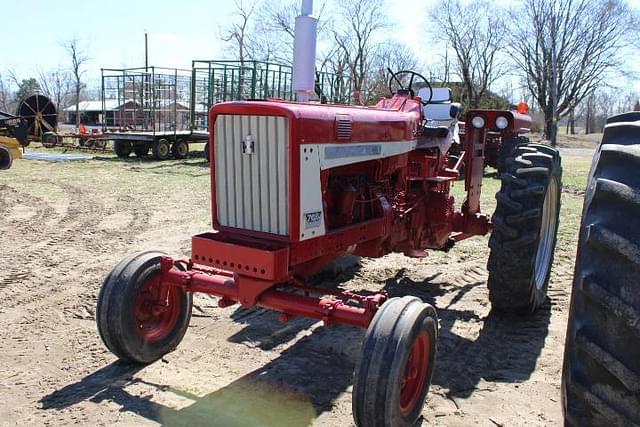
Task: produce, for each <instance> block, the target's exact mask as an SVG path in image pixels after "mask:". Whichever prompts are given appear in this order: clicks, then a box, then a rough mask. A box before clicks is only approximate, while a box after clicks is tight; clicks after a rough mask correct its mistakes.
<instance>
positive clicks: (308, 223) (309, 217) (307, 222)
mask: <svg viewBox="0 0 640 427" xmlns="http://www.w3.org/2000/svg"><path fill="white" fill-rule="evenodd" d="M321 222H322V212H321V211H317V212H305V214H304V228H316V227H320V223H321Z"/></svg>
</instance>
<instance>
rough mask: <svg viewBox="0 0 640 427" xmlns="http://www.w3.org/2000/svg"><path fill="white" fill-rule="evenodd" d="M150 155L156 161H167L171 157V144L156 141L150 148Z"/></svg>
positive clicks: (163, 140) (164, 141) (160, 140)
mask: <svg viewBox="0 0 640 427" xmlns="http://www.w3.org/2000/svg"><path fill="white" fill-rule="evenodd" d="M151 153H152V154H153V158H154V159H156V160H167V159H168V158H169V157H171V144H169V141H167V140H166V139H164V138H162V139H158V140H156V141H154V142H153V145H152V146H151Z"/></svg>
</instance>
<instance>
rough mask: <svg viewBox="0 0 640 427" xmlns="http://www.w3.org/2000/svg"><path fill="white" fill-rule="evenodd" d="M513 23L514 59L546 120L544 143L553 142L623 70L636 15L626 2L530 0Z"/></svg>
mask: <svg viewBox="0 0 640 427" xmlns="http://www.w3.org/2000/svg"><path fill="white" fill-rule="evenodd" d="M512 22H513V27H512V28H511V31H510V39H511V48H512V51H513V53H514V55H513V59H514V61H515V63H516V64H517V66H518V68H519V69H520V70H521V72H522V73H523V75H524V77H525V80H526V82H527V86H528V90H529V92H530V93H531V95H532V96H533V98H534V99H535V101H536V102H537V103H538V104H539V106H540V108H541V110H542V112H543V114H544V119H545V129H544V133H545V137H546V138H548V139H550V140H552V142H554V141H555V134H556V128H557V121H558V119H560V118H562V117H565V116H566V115H568V114H569V113H570V112H571V109H572V108H574V106H576V105H578V104H580V102H582V101H583V100H585V99H586V98H587V97H589V96H590V95H591V94H593V93H594V91H595V90H596V89H597V88H598V87H599V86H601V84H602V82H603V81H604V79H605V78H606V77H607V75H608V74H609V73H610V71H611V70H612V69H614V68H615V67H616V66H618V65H619V64H620V57H619V55H620V54H621V50H622V49H623V47H624V46H625V45H626V44H627V43H628V42H629V36H630V35H631V32H630V31H629V29H630V28H634V25H633V23H634V16H633V13H632V11H631V10H630V9H629V8H628V6H627V5H626V3H625V2H624V1H623V0H565V1H561V2H557V1H555V0H525V1H524V3H523V4H522V6H521V8H519V9H517V10H516V11H514V13H513V15H512ZM590 111H591V109H589V108H587V123H588V124H593V120H592V116H593V114H591V113H590ZM589 127H590V126H587V128H589Z"/></svg>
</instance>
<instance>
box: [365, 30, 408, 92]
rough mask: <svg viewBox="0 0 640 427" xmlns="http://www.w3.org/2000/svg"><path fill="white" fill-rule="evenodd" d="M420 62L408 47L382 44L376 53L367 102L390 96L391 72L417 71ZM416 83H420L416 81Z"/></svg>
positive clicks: (397, 44) (367, 88) (367, 87)
mask: <svg viewBox="0 0 640 427" xmlns="http://www.w3.org/2000/svg"><path fill="white" fill-rule="evenodd" d="M417 66H418V60H417V58H416V56H415V54H414V53H413V51H411V49H409V48H408V47H407V46H405V45H403V44H400V43H398V42H393V41H392V42H386V43H383V44H381V45H380V46H379V47H378V49H377V52H376V55H375V58H374V60H373V63H372V64H371V71H370V73H369V77H368V79H367V85H366V88H365V91H366V94H367V98H366V99H365V100H364V101H366V102H372V101H376V100H377V99H378V98H380V97H381V96H385V95H390V94H389V87H388V83H389V77H390V76H389V72H388V70H389V69H391V70H393V71H396V72H397V71H402V70H415V69H416V68H417ZM416 83H419V82H418V81H417V80H416Z"/></svg>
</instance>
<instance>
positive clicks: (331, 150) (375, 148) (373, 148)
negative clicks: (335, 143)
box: [324, 144, 382, 159]
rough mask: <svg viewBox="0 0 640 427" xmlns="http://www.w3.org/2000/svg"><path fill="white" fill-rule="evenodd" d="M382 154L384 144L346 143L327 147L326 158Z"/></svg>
mask: <svg viewBox="0 0 640 427" xmlns="http://www.w3.org/2000/svg"><path fill="white" fill-rule="evenodd" d="M380 154H382V145H381V144H375V145H354V144H346V145H343V146H339V147H325V149H324V157H325V158H326V159H343V158H345V157H363V156H379V155H380Z"/></svg>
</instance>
